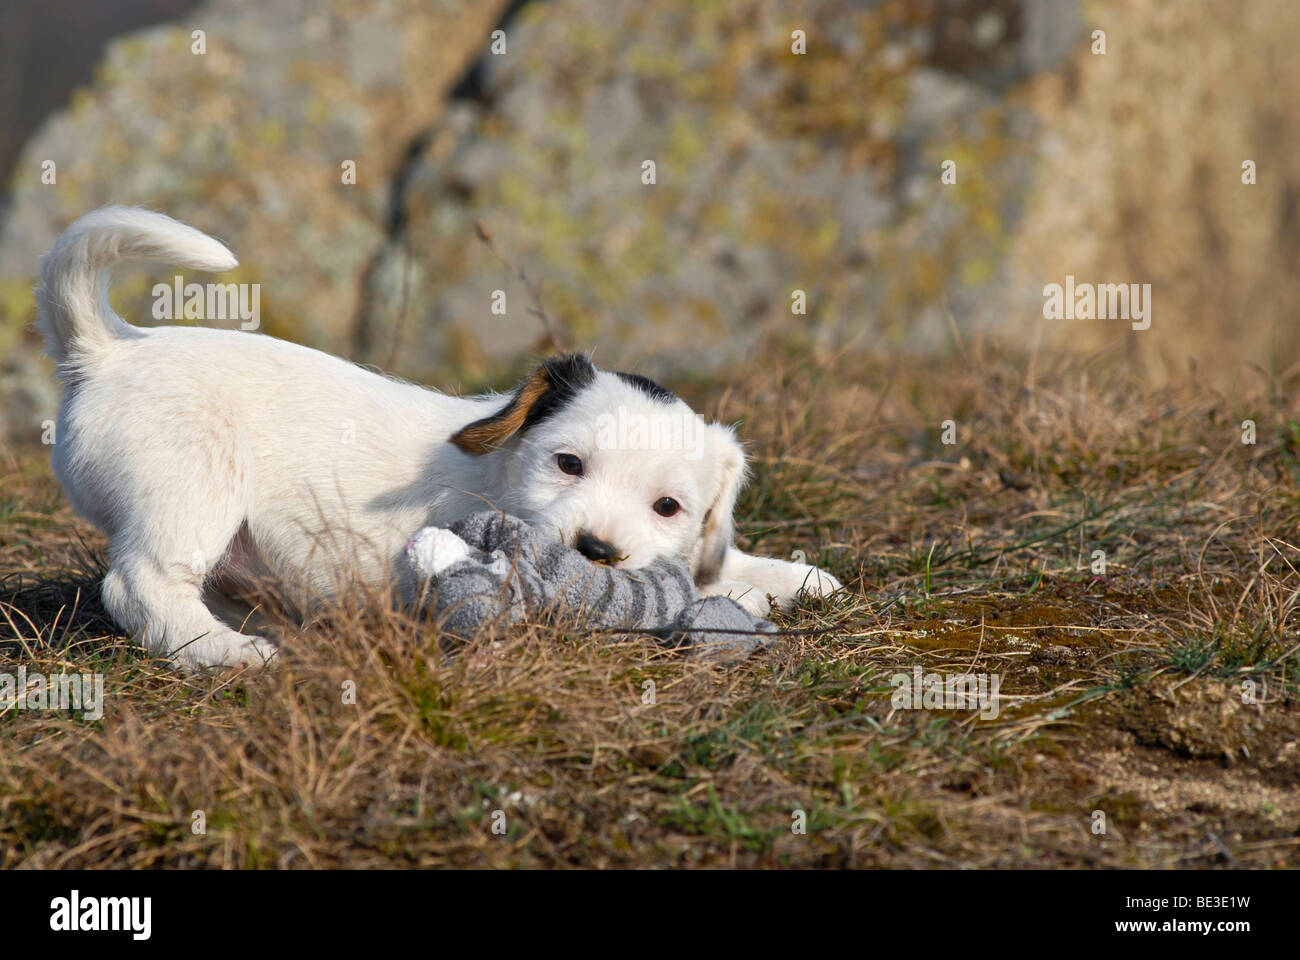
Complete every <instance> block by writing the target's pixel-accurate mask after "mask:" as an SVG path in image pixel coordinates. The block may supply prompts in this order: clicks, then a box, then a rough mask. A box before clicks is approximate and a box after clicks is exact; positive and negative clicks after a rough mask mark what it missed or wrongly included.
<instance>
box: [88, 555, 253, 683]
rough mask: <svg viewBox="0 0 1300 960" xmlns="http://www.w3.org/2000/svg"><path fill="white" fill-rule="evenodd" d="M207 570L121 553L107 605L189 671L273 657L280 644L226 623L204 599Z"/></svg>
mask: <svg viewBox="0 0 1300 960" xmlns="http://www.w3.org/2000/svg"><path fill="white" fill-rule="evenodd" d="M206 572H207V571H206V570H203V571H201V572H196V568H195V567H194V566H191V565H190V564H187V563H185V562H183V561H173V562H170V563H160V562H158V561H157V560H156V559H154V558H151V557H148V556H143V555H138V554H137V555H127V556H119V557H118V558H117V559H116V560H115V562H114V563H113V565H112V567H111V568H110V569H109V571H108V574H107V575H106V576H105V577H104V586H103V598H104V606H105V608H106V609H107V610H108V613H109V615H110V616H112V617H113V619H114V620H115V621H117V623H118V624H119V625H120V626H121V627H122V628H123V629H125V630H127V631H129V632H131V633H132V634H134V635H135V636H136V637H137V638H138V639H139V641H140V643H141V644H143V646H144V647H145V649H147V650H150V651H153V652H154V653H158V654H161V655H162V656H164V657H168V658H173V659H175V660H176V661H177V663H178V664H179V665H180V667H181V668H182V669H183V670H186V671H194V670H202V669H205V668H209V667H233V666H238V665H240V664H247V665H250V666H254V665H258V664H262V663H265V662H268V661H269V660H270V659H271V657H272V656H274V654H275V647H274V646H273V645H272V644H270V643H268V642H267V641H265V640H263V639H261V638H259V637H250V636H246V635H245V634H242V633H239V632H238V631H236V630H232V629H231V628H230V627H228V626H226V625H225V624H223V623H222V622H221V621H219V620H218V619H217V618H216V617H214V616H213V615H212V612H211V611H210V610H208V608H207V606H206V605H204V603H203V599H202V589H203V578H204V576H205V574H206Z"/></svg>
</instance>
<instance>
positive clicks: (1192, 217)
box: [0, 0, 1300, 438]
mask: <svg viewBox="0 0 1300 960" xmlns="http://www.w3.org/2000/svg"><path fill="white" fill-rule="evenodd" d="M60 2H62V0H60ZM115 4H120V5H122V6H124V7H126V6H131V4H129V3H127V0H111V2H108V3H106V4H104V6H105V7H113V6H114V5H115ZM135 6H136V7H148V10H146V11H145V12H144V13H141V12H139V11H135V12H132V13H131V14H130V15H129V16H128V15H127V14H126V13H125V12H123V13H121V15H120V16H118V17H116V18H115V19H111V20H110V21H109V25H108V26H107V27H106V26H105V24H104V23H103V22H102V20H101V21H96V22H94V23H90V24H89V25H83V26H82V28H81V33H77V31H70V32H71V33H77V39H76V40H75V42H74V40H73V39H69V40H68V41H67V43H68V46H67V49H66V50H63V49H61V48H59V47H58V45H57V43H56V44H55V46H54V47H50V46H49V44H50V42H51V41H49V39H48V38H49V37H50V36H55V37H58V36H59V31H58V30H55V31H54V32H53V33H51V31H50V29H49V23H48V21H49V18H50V16H51V13H50V10H51V9H55V8H57V3H56V4H55V8H51V7H50V4H49V3H48V2H47V3H43V4H37V3H35V2H33V0H9V2H8V3H7V4H6V5H5V6H4V7H3V8H2V12H0V52H3V51H6V50H10V51H12V50H23V51H27V55H26V56H24V57H22V58H18V59H21V60H22V63H21V65H15V62H14V60H15V58H11V59H10V60H9V61H7V68H0V85H2V86H0V133H2V134H3V136H2V137H0V139H3V142H4V143H5V147H6V150H7V153H5V154H0V164H3V163H6V162H7V163H9V165H10V173H9V180H8V189H7V192H6V193H5V196H4V200H3V202H2V204H0V435H4V436H8V437H10V438H19V437H25V436H34V435H37V434H39V430H40V421H41V420H42V419H43V418H44V417H46V416H49V415H50V413H51V412H52V410H53V408H54V405H55V403H56V399H57V397H56V394H55V392H54V390H53V388H52V386H50V384H49V381H48V365H47V364H46V362H45V361H44V359H43V358H41V357H40V356H39V346H38V344H37V342H36V340H35V338H34V336H33V334H32V332H31V330H30V323H31V320H32V318H33V316H32V315H33V304H32V299H31V287H32V285H33V284H34V282H35V277H36V269H37V262H38V258H39V256H40V254H41V253H43V252H44V251H45V250H46V249H48V247H49V245H50V244H51V243H52V242H53V240H54V238H55V237H56V236H57V235H58V233H59V232H60V231H61V230H62V229H63V228H64V227H65V226H66V225H67V224H68V223H69V222H71V221H72V220H73V219H75V218H76V217H77V216H79V215H80V214H82V213H84V212H86V211H88V210H90V209H93V208H95V207H97V206H100V205H102V204H105V203H110V202H114V203H131V204H140V205H144V206H147V207H151V208H154V209H159V210H163V211H165V212H167V213H170V214H171V215H173V216H176V217H178V218H180V219H183V220H186V221H188V222H190V223H193V224H194V225H195V226H198V227H199V228H201V229H203V230H205V231H207V232H210V233H213V234H215V235H216V236H219V237H221V238H222V239H223V240H225V241H226V242H227V243H228V244H229V245H230V246H231V247H232V249H234V250H235V252H236V254H237V255H238V256H239V257H240V260H241V266H240V267H239V269H238V270H237V271H236V272H235V273H234V274H232V275H229V276H227V277H223V278H222V279H223V280H233V281H240V282H249V283H260V284H261V304H262V329H263V331H264V332H266V333H270V334H272V335H276V336H283V337H287V338H290V339H294V340H297V341H300V342H304V343H308V344H311V345H314V346H319V347H321V348H323V349H327V350H330V351H332V352H336V353H340V354H343V355H345V356H349V357H351V358H353V359H355V360H357V361H359V362H365V363H371V364H375V365H378V366H381V367H383V368H384V369H386V370H389V371H392V372H394V373H397V374H399V375H402V376H406V377H409V378H412V379H416V380H420V381H424V382H433V383H440V384H447V383H450V384H460V385H463V386H465V387H467V388H473V387H477V386H480V385H482V384H484V383H488V382H495V383H497V384H500V383H502V382H503V381H508V380H509V379H510V378H511V377H512V376H514V375H515V374H516V373H517V372H518V370H519V365H520V363H521V362H523V361H524V359H525V357H526V356H527V355H529V354H532V353H535V352H536V351H538V350H540V349H543V348H545V347H546V346H547V345H548V338H547V337H546V335H545V334H544V327H543V324H542V323H541V322H540V321H539V320H538V318H537V317H536V316H534V315H533V310H534V308H535V307H537V306H540V307H541V309H542V310H544V312H545V313H546V315H547V316H548V317H549V318H550V319H551V321H552V323H553V324H554V325H555V327H556V328H558V329H559V330H561V331H563V334H562V339H564V340H565V341H566V342H568V343H570V344H572V345H575V346H580V347H584V348H588V349H594V350H595V352H596V356H597V359H598V361H600V362H602V363H606V364H618V365H620V366H622V367H624V368H633V369H637V370H640V371H642V372H645V373H647V374H650V375H663V374H665V373H666V372H667V371H672V373H673V375H674V376H675V377H676V378H681V377H683V376H687V375H689V374H691V373H692V372H693V371H697V370H698V371H700V372H719V371H725V370H726V369H727V368H728V367H730V366H731V365H733V364H737V363H740V362H742V361H745V360H746V359H752V358H753V357H754V356H755V355H761V351H763V350H770V349H786V350H800V351H812V352H824V351H833V350H839V349H861V350H872V351H878V352H883V351H898V350H909V351H915V350H921V351H924V350H930V349H936V348H942V347H945V346H946V345H948V344H950V343H951V342H952V340H953V338H954V336H960V335H964V333H963V332H971V333H974V332H976V331H979V332H981V333H983V334H985V335H989V336H994V337H1004V338H1009V339H1012V340H1014V341H1016V342H1021V343H1025V342H1028V343H1035V342H1040V341H1041V342H1044V343H1062V344H1066V345H1068V346H1069V347H1071V348H1075V349H1080V350H1085V351H1096V350H1109V352H1110V353H1112V354H1114V355H1118V356H1120V357H1121V358H1123V359H1124V360H1125V362H1131V363H1133V364H1135V365H1136V366H1137V367H1138V368H1139V369H1141V370H1142V371H1143V372H1144V373H1146V374H1147V375H1149V376H1152V377H1154V378H1166V377H1169V376H1172V375H1174V374H1176V373H1181V372H1182V371H1184V370H1185V369H1187V367H1188V365H1189V364H1191V363H1195V364H1196V370H1197V371H1198V375H1201V376H1204V377H1206V378H1207V379H1210V380H1214V381H1216V382H1226V383H1231V382H1233V381H1234V379H1239V378H1240V377H1241V376H1242V375H1243V372H1244V371H1246V370H1247V369H1248V365H1249V364H1257V365H1260V366H1263V367H1264V368H1266V369H1268V370H1272V371H1275V372H1281V371H1284V370H1285V369H1286V368H1287V367H1288V366H1289V364H1290V363H1292V362H1293V361H1294V360H1295V359H1296V349H1295V348H1296V346H1297V339H1296V335H1295V334H1294V333H1293V332H1292V329H1291V327H1292V326H1293V323H1292V318H1293V317H1294V314H1295V310H1294V307H1295V305H1296V300H1297V297H1298V296H1300V294H1298V293H1297V291H1298V290H1300V286H1298V285H1297V283H1296V281H1295V280H1294V279H1293V277H1294V274H1295V270H1294V267H1293V263H1294V256H1295V253H1296V247H1297V239H1298V237H1300V226H1298V224H1297V210H1296V205H1297V190H1300V152H1298V151H1297V149H1296V148H1297V147H1298V146H1300V121H1297V120H1296V118H1295V113H1294V111H1293V110H1290V109H1288V107H1289V103H1288V101H1289V100H1290V98H1291V94H1292V92H1294V91H1295V90H1296V87H1297V84H1296V81H1297V80H1300V76H1298V75H1297V74H1298V72H1300V67H1297V62H1298V61H1297V54H1296V53H1295V50H1296V40H1297V33H1298V31H1297V30H1296V29H1295V26H1296V23H1295V21H1296V19H1297V15H1298V11H1300V6H1298V5H1296V4H1294V3H1293V2H1291V0H1245V2H1241V3H1235V2H1229V0H1187V2H1181V3H1177V4H1169V3H1163V2H1160V0H1099V2H1083V0H875V2H871V0H857V2H851V0H797V2H776V0H732V2H699V0H657V2H638V0H600V2H597V0H532V2H514V3H509V2H506V0H365V2H363V0H332V2H329V3H319V2H310V0H260V2H254V0H206V2H202V3H198V4H188V3H183V2H181V0H175V2H174V3H171V4H167V3H163V2H158V3H155V4H152V5H150V4H146V3H137V4H136V5H135ZM132 9H133V10H134V9H135V8H134V7H133V8H132ZM55 12H57V10H55ZM133 17H134V18H135V19H141V18H143V19H144V20H145V21H146V22H147V20H148V19H149V18H150V17H152V18H154V19H158V18H171V19H170V20H169V21H168V22H164V23H156V24H154V25H152V26H145V27H141V28H139V29H135V28H134V27H135V20H133V19H132V18H133ZM63 22H64V23H65V24H66V23H67V22H68V21H67V19H66V18H65V19H64V20H63ZM113 24H117V25H118V26H119V27H120V26H122V25H127V26H129V27H131V29H127V30H126V31H125V32H123V33H121V34H120V35H118V36H116V37H115V38H114V39H112V40H110V41H109V42H108V43H107V45H106V47H105V48H104V54H103V57H102V59H101V60H100V61H99V62H98V65H97V66H96V67H95V69H94V71H93V75H89V76H90V79H89V80H88V82H86V83H85V85H83V86H80V87H79V88H78V89H77V90H76V91H75V93H73V94H72V95H71V98H70V100H68V101H67V102H66V103H64V104H62V105H58V104H57V102H51V103H49V105H48V106H47V107H45V108H44V109H47V110H50V111H51V112H49V113H48V115H47V116H46V117H45V118H44V121H43V123H41V124H40V125H39V127H37V126H36V125H35V121H34V120H32V118H31V116H30V114H31V112H32V110H34V109H37V108H38V107H39V103H42V102H46V101H57V100H58V98H60V97H62V96H64V95H65V93H66V89H65V88H66V86H67V82H68V81H67V77H68V76H76V75H77V73H76V71H77V69H78V64H79V63H84V61H86V60H87V59H88V58H89V56H90V55H89V54H87V53H86V51H87V50H90V51H93V50H94V49H95V44H93V43H89V42H88V41H87V40H86V37H87V36H89V35H91V34H95V33H96V31H98V33H99V34H104V33H105V31H106V30H110V29H111V28H112V26H113ZM494 29H500V30H502V31H504V52H499V53H494V52H492V49H491V46H490V44H491V40H490V35H491V33H492V31H493V30H494ZM194 30H203V31H204V32H205V40H206V51H207V52H206V53H205V54H203V55H196V54H195V53H193V52H191V46H192V43H193V40H192V31H194ZM795 30H803V31H805V32H806V35H807V41H806V42H807V53H806V54H804V55H796V54H794V53H792V51H791V44H792V36H791V34H792V31H795ZM1096 30H1102V31H1104V32H1105V43H1106V53H1105V54H1104V55H1101V54H1095V53H1093V52H1092V48H1093V46H1094V44H1095V43H1096V40H1095V35H1094V31H1096ZM24 36H25V37H27V38H28V40H27V41H24V40H23V39H22V38H23V37H24ZM42 37H43V38H45V39H40V40H39V42H37V40H35V39H31V38H42ZM100 40H102V36H101V37H100ZM499 49H500V45H499V44H498V50H499ZM83 72H84V70H83ZM32 90H41V91H45V100H44V101H42V100H39V98H38V107H33V106H32V105H30V104H28V105H27V106H26V107H25V109H26V111H27V115H26V117H25V118H24V119H22V120H21V121H20V120H19V118H18V114H17V113H16V112H15V107H14V105H15V104H23V103H26V102H27V98H28V96H29V94H28V93H27V92H25V91H28V92H29V91H32ZM15 91H16V92H15ZM60 91H63V92H60ZM6 105H7V106H6ZM20 141H21V142H22V145H21V147H19V146H18V144H19V142H20ZM6 157H8V158H9V159H8V160H6V159H5V158H6ZM45 160H53V161H55V163H56V165H57V171H58V174H57V183H56V184H54V185H48V184H43V183H42V182H41V164H42V162H43V161H45ZM349 160H350V161H354V162H355V164H356V170H357V177H356V183H355V185H351V184H344V183H343V182H341V176H340V174H341V165H342V164H343V163H344V162H345V161H349ZM1245 160H1253V161H1255V163H1256V167H1257V178H1258V183H1257V184H1255V185H1252V186H1247V185H1244V184H1242V182H1241V164H1242V162H1243V161H1245ZM646 161H653V162H654V164H655V179H656V182H655V183H654V184H653V185H647V184H645V183H643V182H642V176H643V164H644V163H645V162H646ZM945 161H952V162H953V163H954V164H955V167H954V169H955V173H956V183H955V184H951V185H945V184H944V183H942V182H941V172H942V167H943V164H944V163H945ZM480 222H481V223H482V225H483V227H484V228H485V229H486V231H487V235H488V236H490V238H491V246H489V244H488V243H486V242H484V240H482V239H481V238H480V236H479V234H478V231H477V230H476V224H477V223H480ZM502 258H504V260H506V261H508V265H507V263H503V260H502ZM519 272H522V274H523V275H524V277H526V278H527V282H522V281H521V280H520V278H519V275H518V273H519ZM174 273H175V271H174V270H170V269H167V268H166V267H165V266H159V267H157V268H151V269H149V270H145V271H138V270H137V271H131V272H124V273H123V275H122V279H121V280H120V281H119V283H118V286H117V287H116V288H115V293H114V297H115V302H116V303H117V305H118V309H119V312H122V313H123V315H124V316H127V317H128V318H130V319H131V321H132V322H134V323H147V322H150V321H148V319H147V318H148V317H149V316H150V300H149V290H150V288H151V287H152V285H153V283H155V282H157V281H158V280H168V279H169V278H170V277H171V276H172V275H173V274H174ZM1067 273H1070V274H1073V275H1075V276H1076V277H1077V278H1078V279H1079V280H1081V281H1089V282H1096V283H1151V284H1152V285H1153V298H1154V305H1153V323H1152V328H1151V330H1148V331H1144V332H1140V333H1136V332H1132V331H1130V330H1129V327H1128V324H1127V323H1126V322H1124V321H1102V320H1091V321H1088V320H1079V321H1046V320H1044V319H1043V317H1042V305H1043V297H1042V287H1043V285H1044V284H1046V283H1052V282H1057V283H1059V282H1063V281H1064V279H1065V275H1066V274H1067ZM195 279H204V278H195ZM496 290H503V291H504V292H505V304H506V309H505V313H504V315H501V314H497V313H494V312H493V309H492V306H493V292H494V291H496ZM795 290H802V291H804V292H805V293H806V296H807V313H806V315H802V316H792V313H791V304H792V299H791V298H792V292H793V291H795ZM955 331H956V333H955Z"/></svg>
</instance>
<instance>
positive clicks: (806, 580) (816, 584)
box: [800, 567, 844, 597]
mask: <svg viewBox="0 0 1300 960" xmlns="http://www.w3.org/2000/svg"><path fill="white" fill-rule="evenodd" d="M800 589H801V590H803V592H804V593H806V594H810V595H811V596H814V597H827V596H830V595H831V594H832V593H835V592H836V591H837V590H843V589H844V584H842V583H840V582H839V581H838V580H836V579H835V578H834V577H832V576H831V575H830V574H829V573H827V572H826V571H825V570H823V569H821V568H820V567H807V568H806V570H805V572H804V577H803V584H802V586H801V587H800Z"/></svg>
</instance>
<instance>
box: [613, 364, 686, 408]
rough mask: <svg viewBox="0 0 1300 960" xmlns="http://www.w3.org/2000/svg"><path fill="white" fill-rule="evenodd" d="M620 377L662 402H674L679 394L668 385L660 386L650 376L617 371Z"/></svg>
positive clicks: (652, 398)
mask: <svg viewBox="0 0 1300 960" xmlns="http://www.w3.org/2000/svg"><path fill="white" fill-rule="evenodd" d="M617 372H618V376H619V379H621V380H622V381H623V382H624V383H626V384H628V385H629V386H633V387H636V388H637V389H638V390H640V391H641V392H642V393H644V394H645V395H646V396H648V397H649V398H650V399H651V400H657V401H659V402H660V403H672V402H673V401H674V400H676V399H677V394H675V393H673V392H672V391H671V390H669V389H668V388H667V387H663V386H660V385H659V384H657V383H655V382H654V381H653V380H651V379H650V378H649V377H643V376H641V374H639V373H623V372H622V371H617Z"/></svg>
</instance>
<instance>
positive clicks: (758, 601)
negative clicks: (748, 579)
mask: <svg viewBox="0 0 1300 960" xmlns="http://www.w3.org/2000/svg"><path fill="white" fill-rule="evenodd" d="M700 596H702V597H730V598H731V599H732V600H735V601H736V602H737V603H738V604H740V606H741V608H742V609H744V611H745V612H746V613H749V614H752V615H753V616H756V617H766V616H767V615H768V614H769V613H771V612H772V604H771V602H770V601H769V600H768V598H767V594H765V593H763V592H762V591H761V590H759V589H758V588H757V587H755V586H754V585H753V584H752V583H742V582H741V581H739V580H718V581H715V582H714V583H710V584H707V585H705V586H703V587H700Z"/></svg>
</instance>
